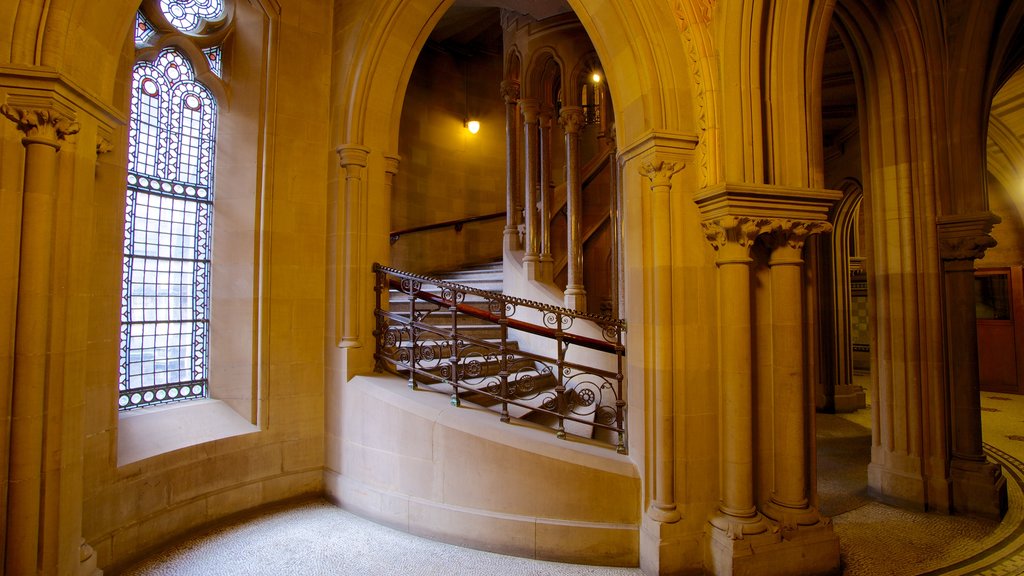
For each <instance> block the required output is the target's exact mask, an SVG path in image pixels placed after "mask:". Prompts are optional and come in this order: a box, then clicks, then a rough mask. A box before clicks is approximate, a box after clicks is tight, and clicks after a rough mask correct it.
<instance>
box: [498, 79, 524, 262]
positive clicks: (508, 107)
mask: <svg viewBox="0 0 1024 576" xmlns="http://www.w3.org/2000/svg"><path fill="white" fill-rule="evenodd" d="M501 97H502V99H503V100H504V101H505V232H504V235H505V242H504V245H505V250H507V251H511V250H518V249H519V248H520V245H519V244H520V243H519V223H520V214H521V213H522V206H521V203H520V201H519V191H520V190H522V188H520V186H519V166H518V162H517V160H518V159H519V147H518V146H519V142H518V139H517V138H516V134H517V130H518V122H517V118H518V114H517V113H516V106H517V105H518V103H519V83H518V82H511V81H508V80H505V81H502V83H501Z"/></svg>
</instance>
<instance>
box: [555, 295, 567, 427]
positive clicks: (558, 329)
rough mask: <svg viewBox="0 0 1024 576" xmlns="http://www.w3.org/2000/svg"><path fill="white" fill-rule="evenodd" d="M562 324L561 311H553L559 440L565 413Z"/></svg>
mask: <svg viewBox="0 0 1024 576" xmlns="http://www.w3.org/2000/svg"><path fill="white" fill-rule="evenodd" d="M562 326H563V319H562V313H561V312H556V313H555V342H556V343H557V345H558V364H557V366H556V367H557V368H558V386H555V401H556V406H557V410H558V428H556V430H557V432H555V436H557V437H558V438H559V439H561V440H565V413H566V403H565V350H566V344H565V338H564V335H563V332H562Z"/></svg>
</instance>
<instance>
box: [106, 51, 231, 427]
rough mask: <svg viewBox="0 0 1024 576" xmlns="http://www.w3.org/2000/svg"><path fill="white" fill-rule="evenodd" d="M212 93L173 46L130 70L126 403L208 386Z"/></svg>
mask: <svg viewBox="0 0 1024 576" xmlns="http://www.w3.org/2000/svg"><path fill="white" fill-rule="evenodd" d="M216 116H217V113H216V102H215V101H214V99H213V97H212V95H211V94H210V92H209V90H208V89H206V87H205V86H203V85H202V84H200V83H198V82H196V81H195V74H194V71H193V68H192V65H191V64H190V63H189V61H188V60H187V59H186V58H184V57H183V56H182V54H181V53H179V52H178V51H177V50H175V49H167V50H164V51H162V52H161V53H160V54H159V56H158V57H157V58H156V60H155V61H153V62H152V63H150V62H139V63H137V64H136V65H135V69H134V73H133V78H132V95H131V119H130V123H129V144H128V187H127V202H126V211H125V243H124V277H123V284H122V311H121V322H122V325H121V377H120V398H119V404H120V406H121V408H122V409H127V408H136V407H139V406H148V405H152V404H160V403H163V402H170V401H174V400H181V399H187V398H193V397H205V396H206V394H207V374H208V362H207V359H208V349H209V318H210V298H209V294H210V258H211V235H212V232H213V206H212V203H213V153H214V136H215V133H216Z"/></svg>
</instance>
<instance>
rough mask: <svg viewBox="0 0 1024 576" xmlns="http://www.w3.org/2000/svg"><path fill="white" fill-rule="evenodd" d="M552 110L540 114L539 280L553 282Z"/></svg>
mask: <svg viewBox="0 0 1024 576" xmlns="http://www.w3.org/2000/svg"><path fill="white" fill-rule="evenodd" d="M551 124H552V120H551V110H544V111H543V112H541V113H540V187H539V190H540V194H539V195H538V196H539V200H538V204H539V206H538V215H537V217H538V218H539V219H540V269H539V272H538V279H540V280H541V281H542V282H551V280H552V277H553V276H554V259H553V258H552V257H551V182H552V180H551Z"/></svg>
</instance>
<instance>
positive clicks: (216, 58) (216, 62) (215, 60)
mask: <svg viewBox="0 0 1024 576" xmlns="http://www.w3.org/2000/svg"><path fill="white" fill-rule="evenodd" d="M203 54H205V55H206V61H207V62H209V63H210V71H211V72H213V73H214V74H216V75H217V76H220V75H221V67H220V46H214V47H213V48H207V49H205V50H203Z"/></svg>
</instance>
